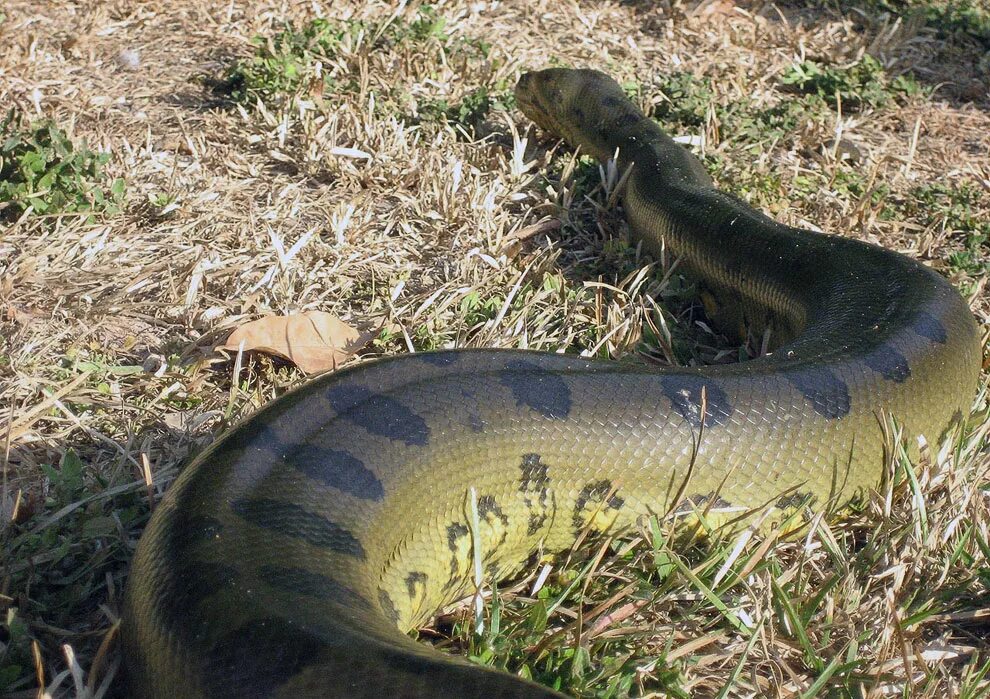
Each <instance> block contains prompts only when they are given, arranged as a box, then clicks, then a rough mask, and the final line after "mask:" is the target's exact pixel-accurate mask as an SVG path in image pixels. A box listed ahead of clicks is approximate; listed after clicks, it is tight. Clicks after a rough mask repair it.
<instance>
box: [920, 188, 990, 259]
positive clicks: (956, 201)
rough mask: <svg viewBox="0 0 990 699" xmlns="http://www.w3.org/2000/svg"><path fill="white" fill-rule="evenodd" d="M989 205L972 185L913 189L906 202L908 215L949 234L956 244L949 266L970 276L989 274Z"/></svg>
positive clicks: (950, 254)
mask: <svg viewBox="0 0 990 699" xmlns="http://www.w3.org/2000/svg"><path fill="white" fill-rule="evenodd" d="M988 205H990V202H987V201H986V199H985V195H984V194H983V193H982V192H981V191H980V190H979V189H978V188H977V187H976V186H975V185H973V184H971V183H969V182H960V183H953V184H945V183H941V182H936V183H933V184H925V185H921V186H919V187H915V188H914V189H912V190H911V192H910V195H909V197H908V199H907V201H906V202H905V205H904V208H905V210H906V211H907V213H908V214H910V215H913V216H916V217H917V218H919V219H920V221H921V222H922V224H923V225H924V226H925V227H926V228H932V229H936V230H938V231H945V232H948V233H949V235H950V237H952V238H955V240H956V243H957V244H956V246H955V247H956V249H955V250H953V251H952V252H950V253H949V255H948V258H947V259H948V262H949V265H950V266H951V267H952V268H953V269H955V270H958V271H961V272H965V273H966V274H969V275H972V276H979V275H984V274H990V262H988V259H990V221H988V220H987V218H986V215H985V212H986V210H987V207H988Z"/></svg>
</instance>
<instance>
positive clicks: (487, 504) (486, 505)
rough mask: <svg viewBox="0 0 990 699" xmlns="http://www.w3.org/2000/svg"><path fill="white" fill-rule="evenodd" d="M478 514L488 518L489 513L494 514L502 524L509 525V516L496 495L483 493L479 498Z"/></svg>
mask: <svg viewBox="0 0 990 699" xmlns="http://www.w3.org/2000/svg"><path fill="white" fill-rule="evenodd" d="M478 515H479V516H480V517H482V518H483V519H487V518H488V515H494V516H495V517H496V518H497V519H498V520H499V521H500V522H501V523H502V524H504V525H505V526H509V517H508V516H507V515H506V514H505V512H503V511H502V508H501V507H499V506H498V502H497V501H496V500H495V496H494V495H482V496H481V497H480V498H478Z"/></svg>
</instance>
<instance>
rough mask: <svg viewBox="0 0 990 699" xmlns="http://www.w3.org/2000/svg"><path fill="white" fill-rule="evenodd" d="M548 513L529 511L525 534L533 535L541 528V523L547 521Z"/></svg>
mask: <svg viewBox="0 0 990 699" xmlns="http://www.w3.org/2000/svg"><path fill="white" fill-rule="evenodd" d="M548 518H549V515H547V513H546V512H530V513H529V519H528V520H527V522H526V534H527V536H533V535H534V534H536V532H538V531H540V529H542V528H543V525H544V524H546V523H547V519H548Z"/></svg>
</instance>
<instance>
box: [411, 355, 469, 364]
mask: <svg viewBox="0 0 990 699" xmlns="http://www.w3.org/2000/svg"><path fill="white" fill-rule="evenodd" d="M416 356H417V357H419V358H420V359H421V360H423V361H424V362H426V363H427V364H432V365H433V366H450V365H451V364H455V363H456V362H457V360H459V359H460V358H461V355H460V353H459V352H417V353H416Z"/></svg>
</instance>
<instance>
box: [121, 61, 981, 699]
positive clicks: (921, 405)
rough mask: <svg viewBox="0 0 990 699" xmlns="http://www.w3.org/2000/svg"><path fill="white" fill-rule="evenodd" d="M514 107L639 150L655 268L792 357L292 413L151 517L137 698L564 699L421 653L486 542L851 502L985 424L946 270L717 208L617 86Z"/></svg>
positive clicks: (525, 549)
mask: <svg viewBox="0 0 990 699" xmlns="http://www.w3.org/2000/svg"><path fill="white" fill-rule="evenodd" d="M516 96H517V101H518V104H519V105H520V107H521V108H522V111H523V112H524V113H525V114H526V115H527V116H528V117H530V118H531V119H532V120H533V121H535V122H536V123H537V124H538V125H539V126H541V127H542V128H544V129H545V130H547V131H549V132H551V133H553V134H556V135H558V136H561V137H563V138H564V139H566V140H567V141H568V142H569V143H570V144H571V145H573V146H580V147H581V148H582V149H583V150H584V152H586V153H590V154H592V155H594V156H595V157H597V158H599V159H601V160H605V159H608V158H609V157H612V156H613V155H614V153H615V152H616V151H618V160H619V166H620V167H621V168H623V169H626V168H629V169H630V174H629V176H628V179H627V182H626V185H625V190H624V192H623V203H624V208H625V211H626V215H627V218H628V221H629V224H630V228H631V230H632V232H633V234H634V236H635V237H636V238H637V239H638V240H639V241H640V242H641V243H642V245H643V247H644V249H645V250H646V251H648V252H651V253H653V254H654V255H656V254H658V253H659V251H660V247H661V245H664V246H666V248H667V249H669V250H670V251H672V252H673V253H674V254H676V255H677V256H678V258H679V259H680V260H681V263H682V264H683V265H684V266H685V269H686V270H687V271H688V272H689V273H690V274H692V275H693V276H694V277H696V278H697V279H698V280H699V281H700V283H701V284H703V286H704V288H705V289H706V290H707V293H709V294H710V295H711V297H712V298H713V299H714V300H715V301H717V306H718V308H719V311H718V313H717V314H716V317H715V320H716V321H717V322H718V323H719V324H720V326H721V327H723V328H728V331H729V332H732V331H733V329H734V328H740V327H748V328H756V329H757V330H761V329H769V330H770V333H771V338H774V339H775V340H776V342H775V343H774V349H773V351H772V352H770V353H769V354H767V355H765V356H762V357H760V358H758V359H754V360H752V361H748V362H742V363H738V364H731V365H719V366H708V367H700V368H676V369H666V370H660V371H658V370H656V369H653V368H648V367H644V366H639V365H630V364H620V363H615V362H603V361H594V360H589V359H584V358H581V357H577V356H567V355H560V354H550V353H540V352H528V351H514V350H457V351H441V352H433V353H422V354H411V355H406V356H400V357H392V358H388V359H382V360H379V361H375V362H368V363H363V364H360V365H359V366H356V367H353V368H350V369H345V370H343V371H338V372H336V373H333V374H329V375H326V376H323V377H320V378H317V379H315V380H314V381H312V382H310V383H308V384H306V385H304V386H302V387H301V388H299V389H297V390H294V391H292V392H291V393H289V394H287V395H286V396H284V397H282V398H280V399H278V400H276V401H274V402H272V403H271V404H270V405H268V406H267V407H265V408H264V409H263V410H260V411H259V412H258V413H257V414H255V415H254V416H253V417H251V418H250V419H248V420H247V421H245V422H243V423H241V424H240V425H238V426H237V427H235V428H234V429H232V430H231V431H229V432H228V433H227V434H226V435H225V436H224V437H223V438H222V439H220V440H219V441H218V442H216V444H215V445H213V446H212V447H211V448H210V449H208V450H207V451H206V452H205V453H203V454H202V455H201V456H199V457H198V458H197V459H196V460H195V462H194V463H193V464H191V465H190V466H188V467H187V468H186V469H185V470H184V471H183V472H182V474H181V475H180V477H179V478H178V479H177V480H176V482H175V483H174V484H173V485H172V487H171V488H170V490H169V492H168V493H167V495H166V497H165V498H164V500H163V501H162V502H161V504H160V506H159V507H158V508H157V510H156V511H155V513H154V516H153V517H152V518H151V521H150V523H149V525H148V527H147V528H146V531H145V532H144V534H143V537H142V539H141V541H140V543H139V546H138V549H137V552H136V554H135V558H134V562H133V565H132V570H131V574H130V582H129V584H128V589H127V593H126V596H125V604H124V614H123V622H122V631H121V633H122V644H123V653H124V660H125V667H126V670H127V675H128V677H129V682H130V688H131V694H130V695H131V696H136V697H143V698H151V697H183V698H186V697H212V698H214V699H216V698H217V697H295V698H299V697H341V698H343V697H355V698H356V697H369V698H370V697H375V698H378V697H402V698H405V699H416V698H423V699H425V698H426V697H451V698H458V699H469V698H475V697H477V698H478V699H481V698H485V699H493V698H499V697H501V698H506V699H507V698H509V697H513V698H518V699H523V698H525V699H536V698H538V697H543V698H547V697H558V698H559V697H561V696H562V695H561V694H559V693H557V692H554V691H551V690H549V689H546V688H543V687H540V686H538V685H536V684H533V683H531V682H529V681H526V680H523V679H521V678H518V677H514V676H511V675H508V674H506V673H502V672H498V671H495V670H490V669H487V668H484V667H481V666H478V665H472V664H469V663H467V662H465V661H462V660H459V659H456V658H451V657H447V656H444V655H441V654H439V653H437V652H435V651H433V650H431V649H428V648H426V647H424V646H423V645H421V644H419V643H416V642H415V641H413V640H412V639H410V638H409V637H407V636H406V635H404V633H403V632H405V631H407V630H409V629H412V628H415V627H416V626H417V625H418V624H421V623H422V622H424V621H425V620H426V619H428V618H429V617H430V615H431V614H433V613H434V612H435V611H436V610H437V608H438V607H440V606H441V605H442V604H444V603H446V602H448V601H450V600H453V599H455V598H458V597H459V596H463V595H464V594H466V593H469V592H470V590H471V589H473V588H472V585H473V583H471V582H470V581H471V580H472V573H471V571H472V565H473V564H472V557H473V555H474V552H473V548H472V547H473V543H472V542H474V541H477V542H480V543H479V548H480V551H479V552H478V554H479V556H480V557H481V559H482V561H483V565H484V570H485V576H486V579H489V580H492V579H497V578H499V577H502V576H506V575H509V574H512V573H513V572H514V571H518V570H519V569H520V567H521V566H522V565H523V564H524V563H525V562H526V560H527V559H528V558H529V557H530V556H531V555H532V554H533V553H534V552H536V551H546V552H552V551H559V550H561V549H564V548H567V547H568V546H570V545H571V544H572V543H573V541H574V540H575V537H576V535H577V534H578V533H579V532H581V531H582V530H584V529H585V528H591V529H596V530H602V529H605V528H607V527H612V528H613V529H617V528H620V527H622V526H626V525H629V524H630V523H632V522H634V521H635V520H636V519H637V518H638V517H640V516H642V515H645V514H657V515H660V516H663V515H665V514H669V513H671V512H673V511H675V509H676V508H678V507H679V506H680V507H683V506H684V505H685V503H687V505H688V506H689V507H690V506H691V505H692V504H693V505H694V506H702V505H704V504H705V503H708V504H709V505H711V504H712V503H717V504H718V506H719V507H721V508H727V509H729V510H732V511H744V510H746V509H748V508H760V507H765V506H767V507H777V508H780V509H786V508H787V507H788V506H789V505H792V504H793V503H794V502H795V498H797V499H798V500H800V501H801V502H804V503H811V506H812V507H815V508H827V507H831V506H835V505H841V504H842V503H843V502H847V501H848V500H849V498H850V497H851V496H853V495H855V494H857V493H861V492H862V491H864V490H866V489H868V488H870V487H872V486H875V485H876V484H877V483H878V482H879V480H880V478H881V474H882V471H883V461H884V443H885V442H884V430H883V429H882V426H881V425H882V422H883V419H884V417H883V416H884V415H885V414H889V415H891V416H893V417H895V418H896V419H897V420H898V421H899V423H900V424H901V425H902V426H903V428H904V434H905V435H906V436H908V437H909V438H910V439H911V440H912V442H914V438H915V437H916V436H917V435H920V434H924V435H927V436H928V438H929V440H933V439H938V438H939V436H940V435H941V434H942V433H943V432H944V431H945V430H946V429H947V428H948V427H949V426H950V425H951V424H952V423H953V421H954V420H957V419H958V418H959V417H960V416H961V414H963V413H965V412H966V411H967V409H968V407H969V403H970V400H971V397H972V395H973V393H974V391H975V387H976V382H977V379H978V373H979V362H980V346H979V340H978V333H977V326H976V323H975V320H974V318H973V316H972V314H971V313H970V311H969V308H968V306H967V305H966V303H965V302H964V301H963V299H962V298H961V297H960V295H959V294H958V293H957V292H956V291H955V290H954V289H953V288H952V287H951V285H950V284H949V283H948V282H947V281H946V280H944V279H943V278H942V277H940V276H939V275H938V274H936V273H934V272H932V271H930V270H929V269H927V268H926V267H924V266H922V265H921V264H919V263H917V262H915V261H914V260H911V259H909V258H907V257H905V256H902V255H899V254H897V253H895V252H891V251H888V250H885V249H882V248H880V247H876V246H873V245H869V244H866V243H862V242H859V241H856V240H852V239H848V238H841V237H833V236H828V235H824V234H820V233H815V232H811V231H806V230H799V229H796V228H792V227H789V226H786V225H783V224H780V223H777V222H775V221H773V220H772V219H770V218H768V217H767V216H765V215H763V214H761V213H759V212H757V211H754V210H753V209H751V208H749V207H748V206H747V205H745V204H743V203H741V202H740V201H738V200H736V199H734V198H732V197H730V196H728V195H726V194H724V193H722V192H719V191H718V190H717V189H715V188H714V187H713V186H712V182H711V180H710V179H709V177H708V175H707V174H706V173H705V170H704V168H703V167H702V165H701V163H700V162H699V161H698V160H697V159H696V158H695V157H694V156H692V155H691V154H689V153H688V152H687V151H686V150H684V149H683V148H681V147H680V146H679V145H677V144H676V143H674V142H673V141H672V140H671V139H670V138H669V137H668V136H666V135H665V134H664V133H663V131H662V130H661V129H660V128H659V127H658V126H657V125H656V124H655V123H654V122H653V121H652V120H650V119H647V118H646V117H645V116H644V115H643V114H642V113H641V112H640V111H639V110H638V109H637V108H636V106H635V105H634V104H633V103H631V102H630V101H629V100H628V99H627V98H626V97H625V95H624V94H623V91H622V89H621V88H620V87H619V85H617V84H616V83H615V82H614V81H612V80H611V79H609V78H608V77H607V76H605V75H603V74H601V73H598V72H595V71H590V70H565V69H551V70H545V71H540V72H534V73H528V74H526V75H523V76H522V77H521V79H520V80H519V83H518V85H517V87H516ZM702 427H703V428H704V429H703V430H702V429H701V428H702ZM699 434H700V435H702V436H701V438H700V443H698V444H697V445H695V442H696V441H697V439H698V436H699ZM695 449H696V458H695V459H694V462H693V464H692V452H693V451H694V450H695ZM689 471H690V473H689ZM472 488H473V489H474V494H475V495H474V500H471V499H470V498H469V495H468V493H469V492H471V489H472ZM675 499H677V502H675V501H674V500H675ZM472 503H473V505H474V507H475V509H476V513H477V517H476V519H473V520H472V518H471V516H470V514H469V512H470V510H471V505H472ZM472 523H473V524H472Z"/></svg>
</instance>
